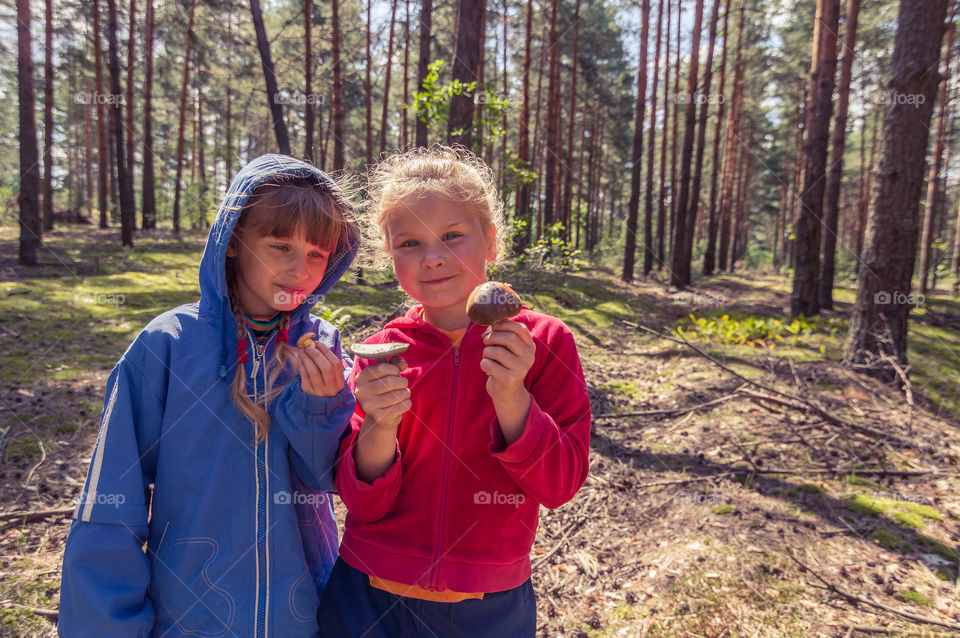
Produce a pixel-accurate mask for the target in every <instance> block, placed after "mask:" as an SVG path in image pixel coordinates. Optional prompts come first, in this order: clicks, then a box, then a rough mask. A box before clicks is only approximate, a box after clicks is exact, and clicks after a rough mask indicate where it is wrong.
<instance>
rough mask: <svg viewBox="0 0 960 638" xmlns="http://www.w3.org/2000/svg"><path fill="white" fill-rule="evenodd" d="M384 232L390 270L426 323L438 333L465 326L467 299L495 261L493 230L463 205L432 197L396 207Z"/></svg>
mask: <svg viewBox="0 0 960 638" xmlns="http://www.w3.org/2000/svg"><path fill="white" fill-rule="evenodd" d="M385 230H386V238H387V250H388V251H389V253H390V255H391V257H392V258H393V272H394V273H395V274H396V275H397V280H398V281H399V282H400V287H401V288H403V290H404V291H405V292H406V293H407V294H408V295H410V296H411V297H413V298H414V299H416V300H417V301H419V302H420V303H422V304H423V315H424V319H425V320H426V321H427V322H428V323H430V324H432V325H434V326H436V327H437V328H440V329H441V330H447V331H450V330H458V329H460V328H464V327H466V326H467V325H468V324H469V323H470V320H469V319H468V318H467V310H466V303H467V297H469V296H470V292H471V291H472V290H473V289H474V288H475V287H476V286H477V285H479V284H481V283H483V282H484V281H485V280H486V265H487V262H490V261H493V260H494V259H496V257H497V242H496V229H495V228H494V227H493V226H491V227H489V228H486V229H485V228H483V226H482V224H481V223H480V219H479V218H478V216H477V215H476V214H474V213H473V212H471V211H470V210H469V209H468V208H467V207H466V206H464V205H463V204H461V203H458V202H453V201H450V200H448V199H444V198H439V197H430V198H426V199H423V200H418V201H416V202H413V203H409V204H405V203H402V202H401V203H399V204H397V205H396V206H395V207H394V208H393V209H391V210H390V212H389V215H388V217H387V222H386V228H385Z"/></svg>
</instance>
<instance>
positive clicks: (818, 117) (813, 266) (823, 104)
mask: <svg viewBox="0 0 960 638" xmlns="http://www.w3.org/2000/svg"><path fill="white" fill-rule="evenodd" d="M816 21H817V22H816V26H815V30H814V41H813V59H812V62H811V64H810V91H809V95H808V96H807V112H806V126H805V129H806V133H805V134H806V139H805V141H804V147H803V193H802V195H801V197H800V202H801V208H800V215H799V216H798V217H797V227H796V230H795V231H794V234H795V236H796V239H795V240H794V259H793V261H794V274H793V291H792V293H791V295H790V313H791V314H793V315H804V316H807V317H812V316H814V315H816V314H819V312H820V297H819V279H820V235H821V227H822V224H823V196H824V192H825V190H826V184H825V179H826V165H827V145H828V142H829V140H830V118H831V115H832V113H833V88H834V84H835V75H836V70H837V31H838V30H839V25H840V0H818V1H817V17H816Z"/></svg>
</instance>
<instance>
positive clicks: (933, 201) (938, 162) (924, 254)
mask: <svg viewBox="0 0 960 638" xmlns="http://www.w3.org/2000/svg"><path fill="white" fill-rule="evenodd" d="M953 35H954V27H953V25H950V26H948V27H947V41H946V44H945V45H944V55H943V73H942V74H941V75H940V78H941V83H942V84H943V88H942V89H940V90H939V91H938V97H937V99H938V105H937V109H938V114H937V133H936V137H934V138H933V161H931V162H930V174H929V176H928V177H927V202H926V209H925V211H924V215H923V234H922V235H921V239H920V294H922V295H925V294H927V282H928V281H929V279H930V268H931V265H932V264H934V263H935V262H933V260H932V259H931V255H932V254H933V246H932V244H933V234H934V233H933V229H934V226H935V225H936V216H937V201H938V200H939V198H940V172H941V170H943V147H944V131H945V128H946V120H947V115H948V110H947V104H948V98H949V96H950V88H949V83H950V52H951V49H952V48H953ZM947 165H948V166H949V163H948V164H947ZM934 267H935V266H934Z"/></svg>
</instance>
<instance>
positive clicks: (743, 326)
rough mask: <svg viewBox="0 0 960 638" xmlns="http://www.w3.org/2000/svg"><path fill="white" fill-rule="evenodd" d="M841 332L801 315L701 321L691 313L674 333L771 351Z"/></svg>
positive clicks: (743, 315) (734, 316)
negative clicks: (819, 334) (820, 334)
mask: <svg viewBox="0 0 960 638" xmlns="http://www.w3.org/2000/svg"><path fill="white" fill-rule="evenodd" d="M839 329H840V325H839V324H838V323H837V322H835V321H831V320H826V319H823V318H822V317H812V318H807V317H804V316H802V315H801V316H799V317H795V318H792V319H791V318H788V317H784V318H777V317H759V316H757V315H751V314H746V313H740V314H724V315H721V316H719V317H717V316H701V317H698V316H696V315H695V314H693V313H691V314H690V315H689V317H688V318H684V319H681V320H680V322H679V323H678V324H677V327H676V328H675V329H674V333H675V334H677V335H679V336H682V337H684V338H687V339H690V338H696V339H700V340H703V341H719V342H720V343H730V344H739V345H746V346H750V347H751V348H754V347H761V348H769V349H771V350H772V349H774V348H776V346H777V344H778V343H783V342H785V341H786V340H787V339H790V340H791V342H792V343H793V344H796V343H799V341H800V339H801V338H802V337H806V336H808V335H811V334H813V333H815V332H828V333H829V334H831V335H833V334H836V332H837V331H838V330H839Z"/></svg>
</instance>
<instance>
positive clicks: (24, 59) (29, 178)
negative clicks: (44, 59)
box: [16, 0, 43, 266]
mask: <svg viewBox="0 0 960 638" xmlns="http://www.w3.org/2000/svg"><path fill="white" fill-rule="evenodd" d="M16 3H17V5H16V6H17V97H18V109H19V116H20V123H19V126H20V130H19V133H20V140H19V141H20V192H19V193H18V194H17V207H18V208H19V209H20V247H19V261H20V263H21V264H23V265H25V266H32V265H35V264H36V263H37V249H38V248H40V244H41V243H42V241H43V223H42V220H41V217H40V199H39V196H40V149H39V148H38V146H37V116H36V113H35V112H34V108H35V99H36V95H35V94H34V90H33V57H32V53H31V50H30V0H16Z"/></svg>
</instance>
